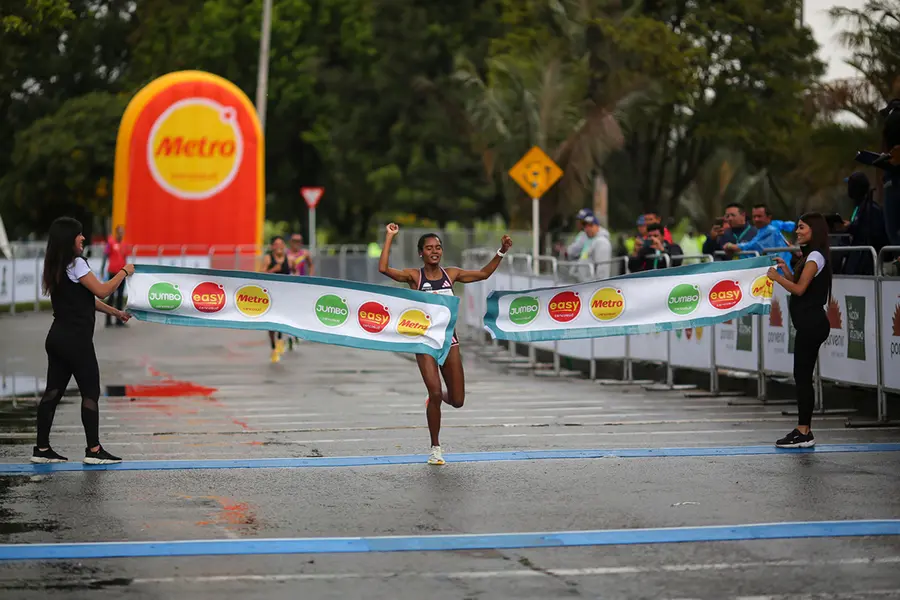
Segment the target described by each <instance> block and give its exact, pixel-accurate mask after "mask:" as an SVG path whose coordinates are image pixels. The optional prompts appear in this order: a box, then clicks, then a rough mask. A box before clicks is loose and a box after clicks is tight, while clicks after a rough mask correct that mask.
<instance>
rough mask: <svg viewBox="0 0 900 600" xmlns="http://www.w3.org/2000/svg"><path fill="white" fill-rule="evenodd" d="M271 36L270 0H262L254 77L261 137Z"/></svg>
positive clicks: (263, 127)
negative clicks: (260, 25) (257, 58)
mask: <svg viewBox="0 0 900 600" xmlns="http://www.w3.org/2000/svg"><path fill="white" fill-rule="evenodd" d="M271 37H272V0H263V18H262V31H261V32H260V36H259V73H258V76H257V79H256V114H257V115H258V116H259V126H260V129H262V132H263V137H265V133H266V100H267V97H268V95H269V40H270V39H271Z"/></svg>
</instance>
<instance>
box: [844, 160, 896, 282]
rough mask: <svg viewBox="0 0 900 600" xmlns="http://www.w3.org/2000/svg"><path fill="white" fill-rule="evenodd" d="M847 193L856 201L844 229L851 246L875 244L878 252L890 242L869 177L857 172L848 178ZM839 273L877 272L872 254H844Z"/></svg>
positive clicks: (869, 273) (863, 252) (861, 252)
mask: <svg viewBox="0 0 900 600" xmlns="http://www.w3.org/2000/svg"><path fill="white" fill-rule="evenodd" d="M846 181H847V195H848V196H849V197H850V199H851V200H852V201H853V213H852V215H851V216H850V220H849V221H844V223H843V226H844V227H843V231H844V233H846V234H847V235H848V236H849V240H848V242H847V244H848V245H850V246H872V247H873V248H875V251H876V252H880V251H881V249H882V248H883V247H885V246H887V245H888V237H887V228H886V226H885V221H884V211H883V210H882V208H881V206H879V204H878V203H877V202H875V199H874V198H873V197H872V194H873V192H874V190H872V189H871V186H870V184H869V178H868V177H866V174H865V173H862V172H859V171H857V172H856V173H853V174H852V175H850V177H848V178H847V179H846ZM842 263H843V264H842V265H841V266H840V267H839V272H840V273H843V274H845V275H874V274H875V264H874V263H873V262H872V254H871V253H869V252H865V251H859V252H850V253H848V254H846V255H845V257H844V258H843V261H842Z"/></svg>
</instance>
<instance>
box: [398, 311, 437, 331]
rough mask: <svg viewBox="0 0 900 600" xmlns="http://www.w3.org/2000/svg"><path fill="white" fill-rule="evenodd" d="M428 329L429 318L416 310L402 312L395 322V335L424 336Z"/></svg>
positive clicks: (429, 324)
mask: <svg viewBox="0 0 900 600" xmlns="http://www.w3.org/2000/svg"><path fill="white" fill-rule="evenodd" d="M429 327H431V317H429V316H428V315H426V314H425V313H424V312H422V311H421V310H419V309H418V308H410V309H408V310H405V311H403V314H401V315H400V319H399V320H398V321H397V333H399V334H400V335H405V336H408V337H418V336H420V335H425V332H426V331H428V328H429Z"/></svg>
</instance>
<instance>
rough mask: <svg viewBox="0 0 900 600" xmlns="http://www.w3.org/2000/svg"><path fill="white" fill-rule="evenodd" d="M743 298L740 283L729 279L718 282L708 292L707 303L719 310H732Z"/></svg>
mask: <svg viewBox="0 0 900 600" xmlns="http://www.w3.org/2000/svg"><path fill="white" fill-rule="evenodd" d="M743 297H744V295H743V293H741V286H740V283H739V282H737V281H731V280H730V279H724V280H722V281H720V282H719V283H717V284H716V285H714V286H713V287H712V289H711V290H709V303H710V304H711V305H712V307H713V308H717V309H719V310H728V309H729V308H734V307H735V306H737V305H738V303H740V301H741V298H743Z"/></svg>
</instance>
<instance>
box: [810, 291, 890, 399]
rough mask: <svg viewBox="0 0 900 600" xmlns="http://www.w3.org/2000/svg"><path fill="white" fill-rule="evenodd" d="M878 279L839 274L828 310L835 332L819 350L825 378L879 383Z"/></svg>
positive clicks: (821, 369)
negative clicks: (876, 292) (877, 332)
mask: <svg viewBox="0 0 900 600" xmlns="http://www.w3.org/2000/svg"><path fill="white" fill-rule="evenodd" d="M875 287H876V286H875V279H873V278H865V277H852V276H835V278H834V283H833V284H832V292H831V295H832V297H831V299H830V300H829V301H828V305H827V307H826V312H827V314H828V322H829V323H830V325H831V333H830V334H829V336H828V339H827V340H825V343H824V344H823V345H822V349H821V350H820V351H819V372H820V374H821V377H822V379H827V380H832V381H844V382H847V383H857V384H860V385H871V386H876V385H878V365H877V363H876V361H877V360H878V356H877V352H876V350H875V327H877V323H878V320H879V319H878V315H876V314H875Z"/></svg>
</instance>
